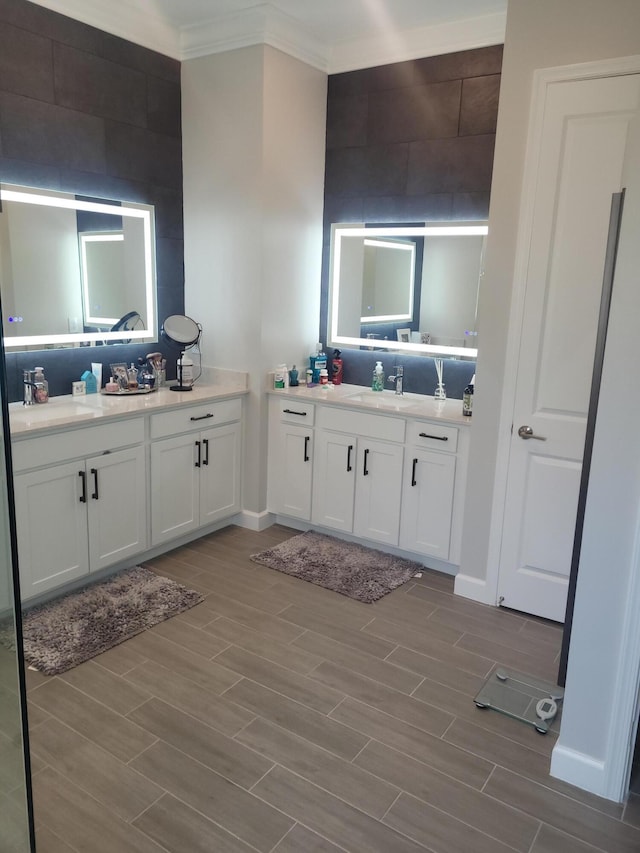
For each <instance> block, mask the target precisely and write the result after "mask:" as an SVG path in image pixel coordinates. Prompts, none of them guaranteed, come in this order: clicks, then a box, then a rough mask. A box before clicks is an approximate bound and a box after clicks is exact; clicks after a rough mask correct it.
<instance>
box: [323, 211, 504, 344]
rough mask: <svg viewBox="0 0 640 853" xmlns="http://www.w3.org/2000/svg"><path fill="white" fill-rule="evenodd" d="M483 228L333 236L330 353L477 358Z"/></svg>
mask: <svg viewBox="0 0 640 853" xmlns="http://www.w3.org/2000/svg"><path fill="white" fill-rule="evenodd" d="M487 232H488V228H487V223H486V222H473V223H459V222H443V223H429V224H428V225H426V224H425V225H411V226H402V225H397V226H393V225H390V226H377V225H368V224H364V223H356V224H350V223H349V224H334V225H333V226H332V229H331V270H330V290H329V324H328V338H329V340H328V344H329V346H336V347H344V346H354V347H355V346H357V347H367V348H370V349H380V350H385V349H386V350H396V351H406V352H416V353H419V352H423V353H425V354H428V355H445V356H456V357H463V358H464V357H467V358H476V357H477V354H478V349H477V331H476V313H477V304H478V290H479V284H480V279H481V277H482V270H483V256H484V246H485V240H486V235H487Z"/></svg>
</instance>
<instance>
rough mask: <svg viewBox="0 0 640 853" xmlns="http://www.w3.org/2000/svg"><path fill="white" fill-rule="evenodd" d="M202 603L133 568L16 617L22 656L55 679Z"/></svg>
mask: <svg viewBox="0 0 640 853" xmlns="http://www.w3.org/2000/svg"><path fill="white" fill-rule="evenodd" d="M203 600H204V597H203V596H202V595H201V594H200V593H199V592H195V591H194V590H192V589H187V587H185V586H182V584H179V583H176V582H175V581H173V580H170V579H169V578H165V577H162V576H160V575H157V574H155V572H152V571H150V570H149V569H145V568H143V567H141V566H136V567H135V568H132V569H126V570H125V571H123V572H119V573H118V574H117V575H114V577H112V578H109V579H108V580H106V581H103V582H102V583H98V584H95V585H94V586H90V587H87V588H86V589H82V590H80V591H78V592H73V593H70V594H69V595H67V596H65V597H64V598H61V599H59V600H58V601H52V602H49V603H47V604H43V605H41V606H40V607H35V608H34V609H33V610H29V611H27V612H25V613H24V614H23V616H22V634H23V647H24V657H25V660H26V662H27V663H28V664H30V665H31V666H33V667H35V669H37V670H39V671H40V672H44V673H45V674H46V675H59V674H60V673H61V672H66V671H67V670H68V669H72V668H73V667H74V666H77V665H78V664H79V663H83V661H86V660H89V659H90V658H92V657H95V656H96V655H99V654H101V653H102V652H106V651H107V649H110V648H112V647H113V646H117V645H118V644H119V643H122V642H124V641H125V640H128V639H129V638H130V637H133V636H135V635H136V634H140V633H141V632H142V631H144V630H145V629H146V628H150V627H151V626H152V625H156V624H157V623H158V622H163V621H164V620H165V619H170V618H171V617H172V616H176V615H177V614H178V613H182V612H183V611H184V610H188V609H189V608H190V607H193V606H194V605H196V604H199V603H200V602H201V601H203Z"/></svg>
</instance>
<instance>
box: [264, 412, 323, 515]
mask: <svg viewBox="0 0 640 853" xmlns="http://www.w3.org/2000/svg"><path fill="white" fill-rule="evenodd" d="M314 414H315V406H314V405H313V404H309V403H303V402H298V401H297V400H295V401H293V402H292V401H289V400H274V401H272V404H271V408H270V410H269V475H268V478H269V505H270V507H271V508H272V509H273V510H275V512H278V513H282V514H283V515H288V516H291V518H299V519H301V520H303V521H309V519H310V518H311V485H312V471H313V443H314V431H313V422H314Z"/></svg>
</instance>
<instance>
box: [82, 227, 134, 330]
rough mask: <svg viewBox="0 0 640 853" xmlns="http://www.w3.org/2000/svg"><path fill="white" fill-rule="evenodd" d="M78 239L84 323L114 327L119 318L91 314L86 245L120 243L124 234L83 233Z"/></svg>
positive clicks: (110, 232) (114, 232)
mask: <svg viewBox="0 0 640 853" xmlns="http://www.w3.org/2000/svg"><path fill="white" fill-rule="evenodd" d="M78 236H79V238H80V278H81V281H82V310H83V313H84V320H85V323H86V324H87V325H89V326H108V325H111V326H115V324H116V323H117V322H118V320H119V319H120V317H95V316H93V314H92V313H91V298H90V296H89V289H90V285H91V282H90V281H89V278H90V276H89V259H88V257H87V244H88V243H122V242H123V241H124V234H123V232H122V231H109V232H104V233H102V232H98V233H95V234H88V233H83V234H79V235H78Z"/></svg>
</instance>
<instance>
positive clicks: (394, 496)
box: [353, 439, 403, 545]
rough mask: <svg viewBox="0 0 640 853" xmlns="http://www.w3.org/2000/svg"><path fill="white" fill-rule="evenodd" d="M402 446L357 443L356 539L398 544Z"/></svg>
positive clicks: (363, 440)
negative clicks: (357, 537)
mask: <svg viewBox="0 0 640 853" xmlns="http://www.w3.org/2000/svg"><path fill="white" fill-rule="evenodd" d="M402 459H403V447H401V446H400V445H397V444H385V443H384V442H381V441H371V440H369V439H359V440H358V468H357V469H356V500H355V511H354V517H353V532H354V533H355V534H356V536H362V537H363V538H365V539H373V540H374V541H375V542H384V543H385V544H387V545H397V544H398V534H399V527H400V496H401V492H402Z"/></svg>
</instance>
